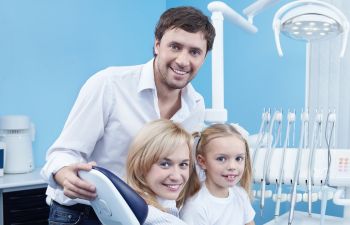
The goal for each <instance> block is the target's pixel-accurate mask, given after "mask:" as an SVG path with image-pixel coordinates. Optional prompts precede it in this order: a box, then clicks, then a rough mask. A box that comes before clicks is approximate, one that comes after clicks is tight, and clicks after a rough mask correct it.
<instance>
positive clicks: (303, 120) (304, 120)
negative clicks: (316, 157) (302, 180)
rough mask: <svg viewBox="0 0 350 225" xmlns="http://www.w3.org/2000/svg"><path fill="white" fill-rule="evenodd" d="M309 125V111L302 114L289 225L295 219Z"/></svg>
mask: <svg viewBox="0 0 350 225" xmlns="http://www.w3.org/2000/svg"><path fill="white" fill-rule="evenodd" d="M308 123H309V113H308V112H307V111H305V112H302V114H301V132H300V141H299V148H298V152H297V161H296V166H295V169H294V177H293V187H292V192H291V199H290V211H289V217H288V225H291V224H292V222H293V218H294V210H295V203H296V197H297V184H298V180H299V174H300V164H301V155H302V152H301V151H302V149H303V146H304V141H305V140H304V139H305V136H304V132H305V126H306V124H308Z"/></svg>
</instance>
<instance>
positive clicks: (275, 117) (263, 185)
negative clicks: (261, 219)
mask: <svg viewBox="0 0 350 225" xmlns="http://www.w3.org/2000/svg"><path fill="white" fill-rule="evenodd" d="M276 120H278V122H279V126H281V124H282V113H281V112H280V111H275V112H274V114H273V116H272V121H271V124H270V127H269V134H268V137H267V151H266V154H265V160H264V168H263V177H262V180H261V199H260V214H261V215H262V212H263V208H264V206H265V191H266V175H267V171H268V170H267V169H268V165H269V164H270V163H269V161H270V153H271V149H272V143H271V142H272V141H271V137H272V130H273V127H274V123H275V121H276ZM279 130H280V127H279ZM279 136H280V135H277V138H276V140H275V143H274V145H273V147H274V148H275V147H276V145H277V143H278V141H279V140H278V138H279Z"/></svg>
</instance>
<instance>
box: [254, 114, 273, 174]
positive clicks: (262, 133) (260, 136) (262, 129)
mask: <svg viewBox="0 0 350 225" xmlns="http://www.w3.org/2000/svg"><path fill="white" fill-rule="evenodd" d="M269 123H270V113H269V112H267V111H265V110H264V112H263V114H262V116H261V125H260V129H259V133H258V137H257V139H256V144H255V151H254V153H253V157H252V158H253V163H252V165H253V170H255V168H256V165H255V163H256V156H257V152H258V151H259V149H260V147H261V144H262V142H263V140H264V138H265V134H266V129H267V127H268V126H269ZM254 173H255V172H254Z"/></svg>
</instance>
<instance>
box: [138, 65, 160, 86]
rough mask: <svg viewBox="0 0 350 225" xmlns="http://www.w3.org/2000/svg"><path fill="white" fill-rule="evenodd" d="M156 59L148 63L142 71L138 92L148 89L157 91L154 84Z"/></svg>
mask: <svg viewBox="0 0 350 225" xmlns="http://www.w3.org/2000/svg"><path fill="white" fill-rule="evenodd" d="M153 62H154V58H153V59H151V60H150V61H148V62H147V63H146V64H145V65H144V66H143V67H142V70H141V75H140V82H139V85H138V88H137V91H138V92H141V91H143V90H146V89H154V90H155V89H156V84H155V82H154V71H153Z"/></svg>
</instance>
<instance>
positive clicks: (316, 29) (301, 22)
mask: <svg viewBox="0 0 350 225" xmlns="http://www.w3.org/2000/svg"><path fill="white" fill-rule="evenodd" d="M273 30H274V34H275V42H276V47H277V51H278V54H279V55H280V56H283V52H282V48H281V42H280V37H279V36H280V33H281V32H282V33H283V34H285V35H287V36H288V37H290V38H293V39H297V40H304V41H307V42H311V41H320V40H328V39H331V38H334V37H336V36H338V35H340V34H343V39H342V47H341V51H340V57H343V56H344V53H345V50H346V46H347V40H348V35H349V22H348V20H347V18H346V17H345V15H344V14H343V13H342V12H341V11H340V10H339V9H338V8H336V7H335V6H333V5H331V4H329V3H326V2H322V1H318V0H299V1H293V2H290V3H288V4H286V5H284V6H283V7H281V8H280V9H279V10H278V11H277V12H276V14H275V16H274V19H273Z"/></svg>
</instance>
